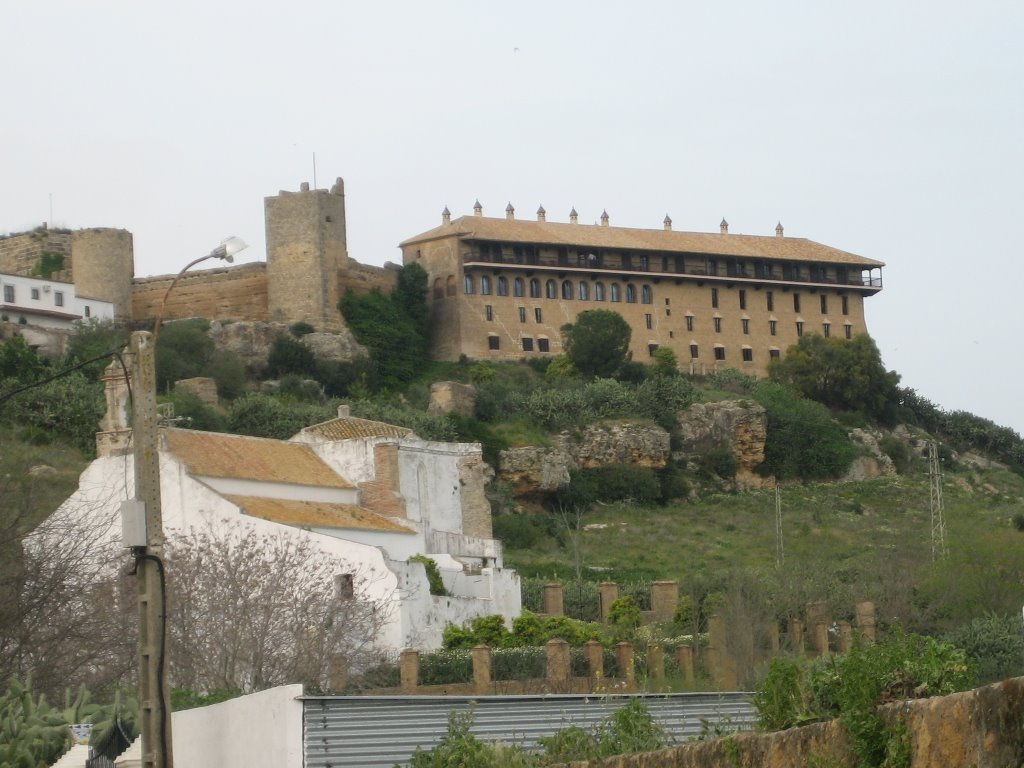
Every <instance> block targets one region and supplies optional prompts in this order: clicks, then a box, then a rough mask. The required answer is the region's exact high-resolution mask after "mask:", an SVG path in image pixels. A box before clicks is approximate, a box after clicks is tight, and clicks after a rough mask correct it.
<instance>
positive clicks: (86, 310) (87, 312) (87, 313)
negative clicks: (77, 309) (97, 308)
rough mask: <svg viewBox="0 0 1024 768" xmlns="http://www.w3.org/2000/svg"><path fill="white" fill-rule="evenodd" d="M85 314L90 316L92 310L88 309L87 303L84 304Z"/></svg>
mask: <svg viewBox="0 0 1024 768" xmlns="http://www.w3.org/2000/svg"><path fill="white" fill-rule="evenodd" d="M85 316H86V317H92V310H91V309H89V305H88V304H86V305H85Z"/></svg>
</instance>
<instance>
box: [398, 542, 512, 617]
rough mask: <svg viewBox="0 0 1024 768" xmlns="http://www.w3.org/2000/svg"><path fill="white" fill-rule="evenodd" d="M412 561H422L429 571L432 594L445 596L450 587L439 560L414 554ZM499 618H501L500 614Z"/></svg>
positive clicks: (428, 579) (410, 559) (428, 576)
mask: <svg viewBox="0 0 1024 768" xmlns="http://www.w3.org/2000/svg"><path fill="white" fill-rule="evenodd" d="M409 562H410V563H420V564H421V565H422V566H423V568H424V569H425V570H426V572H427V581H428V582H429V584H430V594H432V595H438V596H444V595H447V594H448V589H447V588H446V587H445V585H444V581H443V580H442V579H441V569H440V568H438V567H437V561H436V560H434V559H433V558H432V557H427V556H426V555H413V556H412V557H410V558H409ZM498 618H501V617H500V616H499V617H498Z"/></svg>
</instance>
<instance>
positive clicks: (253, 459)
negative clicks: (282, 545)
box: [55, 369, 522, 650]
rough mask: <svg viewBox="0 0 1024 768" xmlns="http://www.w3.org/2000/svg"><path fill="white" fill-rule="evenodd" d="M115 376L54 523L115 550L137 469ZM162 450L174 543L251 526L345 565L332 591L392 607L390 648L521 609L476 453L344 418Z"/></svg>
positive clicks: (179, 433)
mask: <svg viewBox="0 0 1024 768" xmlns="http://www.w3.org/2000/svg"><path fill="white" fill-rule="evenodd" d="M110 370H111V373H108V375H107V376H106V377H105V379H106V382H107V394H108V414H107V417H106V418H105V420H104V422H103V425H102V429H103V430H104V431H103V432H101V433H99V434H98V435H97V446H98V454H99V458H97V459H96V460H95V461H94V462H92V464H90V466H89V467H88V468H87V469H86V470H85V472H84V473H83V474H82V476H81V479H80V483H79V489H78V491H77V492H76V493H75V494H73V495H72V496H71V498H69V499H68V500H67V501H66V502H65V503H64V504H63V505H61V507H60V509H58V511H57V512H56V513H55V515H58V516H61V519H64V520H77V521H79V522H83V523H86V524H88V525H90V526H91V527H92V529H93V530H97V529H102V530H105V531H106V537H108V538H109V539H110V540H115V539H119V537H120V535H121V529H120V518H119V515H118V510H119V507H120V503H121V501H122V500H123V499H126V498H130V497H131V495H132V494H133V493H134V489H133V487H132V486H133V484H134V483H133V477H134V472H133V466H132V461H133V459H132V456H131V453H130V451H129V450H127V445H128V440H127V437H128V435H130V431H129V430H127V429H126V428H125V426H124V425H125V421H124V418H123V414H124V406H125V401H124V392H123V379H119V377H117V376H116V375H114V374H113V373H112V369H110ZM119 384H120V386H118V385H119ZM159 452H160V489H161V497H162V509H163V521H164V530H165V533H166V535H167V536H168V537H170V536H173V535H175V534H178V533H187V532H189V531H191V530H214V531H218V530H219V531H224V530H239V529H242V528H247V529H254V530H256V531H259V532H265V533H268V534H279V533H282V532H283V533H285V534H286V535H289V536H294V537H299V538H304V539H307V540H308V541H310V542H311V543H313V544H314V545H315V546H317V547H318V548H320V549H321V550H322V551H323V552H325V553H327V554H329V555H333V556H335V557H337V558H339V559H341V560H343V561H344V562H345V563H346V568H347V571H346V572H345V573H342V574H336V581H337V582H338V583H339V584H342V585H344V584H349V585H351V588H352V590H353V593H354V596H355V597H356V598H363V599H367V600H372V601H375V602H381V601H383V602H384V603H385V604H387V605H388V606H389V610H387V619H386V622H385V626H384V629H383V632H382V634H381V636H380V637H379V640H378V643H379V647H381V648H389V649H400V648H404V647H415V648H419V649H422V650H426V649H433V648H437V647H440V645H441V636H442V632H443V630H444V627H445V626H446V624H447V623H449V622H451V623H455V624H461V623H462V622H464V621H466V620H467V619H470V618H473V617H476V616H485V615H489V614H501V615H502V616H504V617H505V618H506V619H507V620H509V621H511V619H513V618H514V617H516V616H518V615H519V613H520V611H521V605H522V603H521V595H520V585H519V577H518V575H517V574H516V573H515V571H510V570H507V569H505V568H503V566H502V555H501V545H500V543H499V542H498V541H496V540H494V539H493V538H492V537H491V516H490V506H489V503H488V501H487V499H486V498H485V497H484V485H485V484H486V482H487V479H488V475H487V473H488V472H489V471H490V469H489V467H488V466H487V464H486V463H484V461H483V458H482V455H481V450H480V446H479V445H477V444H465V443H437V442H429V441H425V440H421V439H419V438H417V437H416V436H415V435H413V434H412V433H411V432H410V431H409V430H407V429H403V428H400V427H395V426H393V425H390V424H383V423H380V422H373V421H367V420H364V419H354V418H350V417H349V416H348V415H347V413H344V412H343V413H341V414H339V417H338V418H337V419H333V420H331V421H328V422H326V423H324V424H320V425H316V426H315V427H310V428H309V429H306V430H303V432H302V433H301V434H300V435H297V436H296V437H295V438H293V439H292V440H291V441H285V440H270V439H266V438H257V437H245V436H239V435H228V434H220V433H212V432H199V431H193V430H183V429H163V430H161V434H160V447H159ZM418 554H422V555H426V556H428V557H430V558H432V559H433V560H435V561H436V562H437V564H438V566H439V568H440V571H441V575H442V578H443V581H444V584H445V587H446V589H447V591H448V593H449V594H448V595H445V596H440V595H432V594H431V593H430V588H429V584H428V581H427V576H426V571H425V568H424V566H423V564H422V563H419V562H409V558H411V557H412V556H414V555H418ZM346 577H347V578H346Z"/></svg>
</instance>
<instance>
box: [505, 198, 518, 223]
mask: <svg viewBox="0 0 1024 768" xmlns="http://www.w3.org/2000/svg"><path fill="white" fill-rule="evenodd" d="M515 217H516V209H515V208H513V207H512V202H511V201H509V204H508V205H506V206H505V218H506V219H508V220H509V221H512V219H514V218H515Z"/></svg>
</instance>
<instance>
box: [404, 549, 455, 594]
mask: <svg viewBox="0 0 1024 768" xmlns="http://www.w3.org/2000/svg"><path fill="white" fill-rule="evenodd" d="M409 562H410V563H420V564H421V565H422V566H423V568H424V570H425V571H426V572H427V582H428V583H429V584H430V594H432V595H438V596H444V595H447V594H448V590H447V588H445V586H444V582H443V581H442V580H441V569H440V568H438V567H437V561H435V560H434V559H433V558H430V557H427V556H426V555H413V556H412V557H410V558H409Z"/></svg>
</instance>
